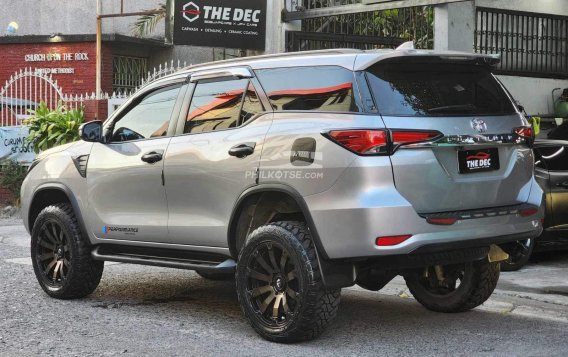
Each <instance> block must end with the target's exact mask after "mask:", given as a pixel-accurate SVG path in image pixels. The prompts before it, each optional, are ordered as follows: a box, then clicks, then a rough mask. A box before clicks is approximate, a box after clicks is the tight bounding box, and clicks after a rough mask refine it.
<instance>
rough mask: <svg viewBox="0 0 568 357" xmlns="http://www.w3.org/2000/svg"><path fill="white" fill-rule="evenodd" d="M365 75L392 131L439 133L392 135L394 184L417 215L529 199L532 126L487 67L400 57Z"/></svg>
mask: <svg viewBox="0 0 568 357" xmlns="http://www.w3.org/2000/svg"><path fill="white" fill-rule="evenodd" d="M366 74H367V81H368V84H369V86H370V88H371V91H372V93H373V96H374V98H375V102H376V107H377V109H378V111H379V113H380V115H381V116H382V119H383V121H384V124H385V126H386V127H387V128H388V129H390V130H391V132H395V133H396V132H401V133H405V132H406V131H410V132H411V133H412V132H415V131H418V132H420V131H437V132H439V133H440V135H439V137H437V140H435V141H434V142H433V143H432V142H430V143H417V144H410V145H404V146H400V147H398V148H397V145H396V138H395V137H394V135H393V141H394V142H395V143H394V148H393V149H394V150H393V151H394V152H393V153H392V155H391V162H392V166H393V174H394V181H395V185H396V187H397V189H398V191H399V192H400V193H401V194H402V195H403V196H404V197H405V198H406V199H407V200H408V201H409V202H410V203H411V204H412V205H413V207H414V208H415V210H416V211H417V212H418V213H435V212H449V211H461V210H474V209H484V208H490V207H502V206H510V205H515V204H520V203H523V202H526V201H527V199H528V195H529V193H530V184H531V182H532V180H531V179H532V172H533V170H532V167H533V157H532V153H531V150H530V149H529V147H528V145H527V144H528V143H530V142H531V140H532V129H531V128H530V127H528V123H527V121H526V120H525V119H524V118H523V117H522V115H521V114H520V113H518V111H517V110H516V109H515V107H514V104H513V103H512V101H511V99H510V97H509V96H508V95H507V93H506V92H505V90H504V88H503V87H502V86H501V85H500V83H499V82H498V81H497V79H496V78H495V77H494V76H493V75H492V73H491V71H490V69H489V67H488V66H487V65H486V64H483V62H481V63H480V62H479V61H463V60H461V61H460V60H444V59H442V58H440V57H416V58H414V57H398V58H394V59H388V60H385V61H380V62H377V63H375V64H374V65H372V66H371V67H369V68H367V69H366Z"/></svg>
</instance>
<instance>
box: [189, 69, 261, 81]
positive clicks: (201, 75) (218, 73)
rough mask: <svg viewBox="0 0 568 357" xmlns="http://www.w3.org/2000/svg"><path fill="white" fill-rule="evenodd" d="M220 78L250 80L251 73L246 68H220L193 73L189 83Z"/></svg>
mask: <svg viewBox="0 0 568 357" xmlns="http://www.w3.org/2000/svg"><path fill="white" fill-rule="evenodd" d="M222 77H237V78H252V77H253V75H252V73H251V71H250V70H249V69H248V68H246V67H236V68H220V69H213V70H207V71H200V72H196V73H193V74H192V75H191V77H190V79H189V81H190V82H192V83H193V82H197V81H200V80H204V79H214V78H222Z"/></svg>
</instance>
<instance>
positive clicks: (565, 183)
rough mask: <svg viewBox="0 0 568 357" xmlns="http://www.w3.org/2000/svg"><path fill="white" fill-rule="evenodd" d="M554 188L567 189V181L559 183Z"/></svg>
mask: <svg viewBox="0 0 568 357" xmlns="http://www.w3.org/2000/svg"><path fill="white" fill-rule="evenodd" d="M556 187H562V188H568V181H564V182H559V183H557V184H556Z"/></svg>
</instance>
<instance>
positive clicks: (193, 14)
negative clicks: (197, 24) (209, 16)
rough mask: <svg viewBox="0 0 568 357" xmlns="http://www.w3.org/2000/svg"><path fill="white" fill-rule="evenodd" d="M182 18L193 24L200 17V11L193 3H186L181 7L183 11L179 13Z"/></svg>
mask: <svg viewBox="0 0 568 357" xmlns="http://www.w3.org/2000/svg"><path fill="white" fill-rule="evenodd" d="M181 13H182V15H183V18H184V19H186V20H187V21H189V22H193V21H195V20H197V19H198V18H199V15H201V9H200V8H199V6H197V4H196V3H194V2H193V1H191V2H188V3H187V4H185V5H183V10H182V11H181Z"/></svg>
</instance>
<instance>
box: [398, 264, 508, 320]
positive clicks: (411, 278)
mask: <svg viewBox="0 0 568 357" xmlns="http://www.w3.org/2000/svg"><path fill="white" fill-rule="evenodd" d="M499 272H500V265H499V263H498V262H493V263H490V262H489V261H488V259H487V258H484V259H482V260H478V261H474V262H467V263H461V264H451V265H444V266H440V265H437V266H430V267H427V268H424V269H419V270H416V271H414V272H411V273H408V274H406V275H405V276H404V278H405V280H406V285H407V286H408V289H409V290H410V292H411V293H412V295H413V296H414V298H415V299H416V300H417V301H418V302H419V303H421V304H422V305H423V306H424V307H426V308H427V309H429V310H432V311H438V312H463V311H467V310H471V309H473V308H475V307H477V306H479V305H481V304H482V303H484V302H485V301H486V300H487V299H488V298H489V297H490V296H491V294H492V293H493V290H495V287H496V286H497V282H498V281H499Z"/></svg>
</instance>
